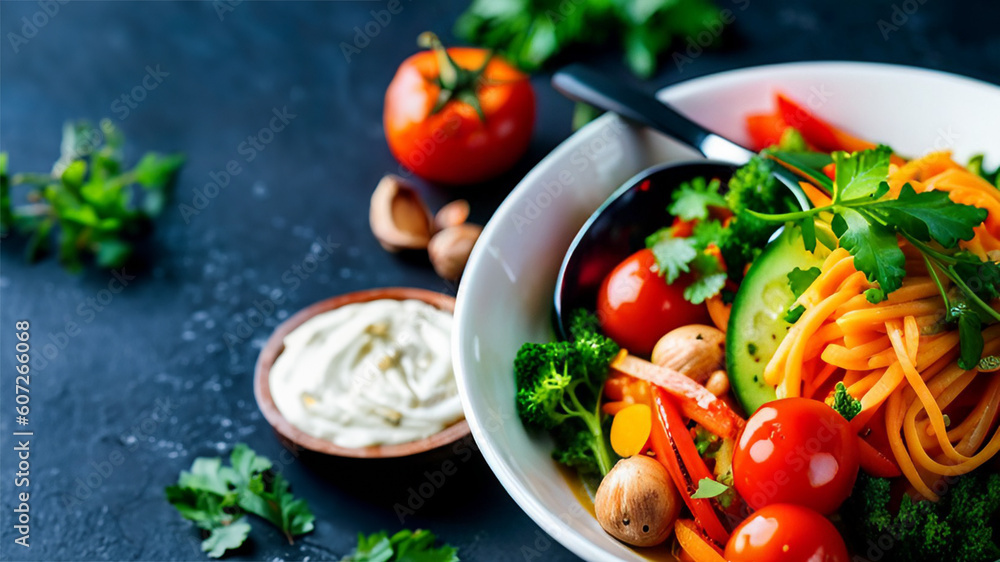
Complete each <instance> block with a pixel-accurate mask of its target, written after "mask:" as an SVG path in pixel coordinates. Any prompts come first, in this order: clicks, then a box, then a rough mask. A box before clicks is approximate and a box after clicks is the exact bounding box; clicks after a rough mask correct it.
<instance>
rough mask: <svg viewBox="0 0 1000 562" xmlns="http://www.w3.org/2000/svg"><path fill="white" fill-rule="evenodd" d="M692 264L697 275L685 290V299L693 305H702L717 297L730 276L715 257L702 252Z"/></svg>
mask: <svg viewBox="0 0 1000 562" xmlns="http://www.w3.org/2000/svg"><path fill="white" fill-rule="evenodd" d="M691 263H692V267H693V268H694V270H695V272H696V273H697V275H696V276H695V280H694V281H692V282H691V284H690V285H688V286H687V287H685V288H684V298H685V299H686V300H687V301H688V302H691V303H692V304H701V303H703V302H705V300H707V299H710V298H712V297H714V296H715V295H717V294H718V293H719V291H721V290H722V288H723V287H725V286H726V280H727V279H728V278H729V276H728V275H726V272H725V271H724V270H723V269H722V267H721V266H720V265H719V260H718V259H717V258H716V257H715V256H713V255H710V254H706V253H704V252H701V253H699V254H698V255H697V256H695V258H694V260H692V262H691Z"/></svg>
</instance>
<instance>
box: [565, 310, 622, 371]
mask: <svg viewBox="0 0 1000 562" xmlns="http://www.w3.org/2000/svg"><path fill="white" fill-rule="evenodd" d="M569 333H570V336H571V337H572V338H573V341H572V342H570V344H571V345H572V347H573V348H574V349H576V350H577V351H578V352H579V353H580V358H581V360H582V361H583V366H584V369H586V371H587V379H588V380H590V381H591V383H593V384H594V385H598V388H600V385H603V384H604V381H605V379H607V377H608V365H610V364H611V361H612V360H613V359H614V358H615V356H616V355H618V351H619V350H620V349H621V348H620V347H619V346H618V344H616V343H615V342H614V341H613V340H612V339H611V338H608V337H605V336H604V334H602V333H601V329H600V323H599V321H598V320H597V316H595V315H594V314H591V313H589V312H587V311H585V310H577V311H576V312H575V313H574V314H573V316H572V317H571V320H570V328H569Z"/></svg>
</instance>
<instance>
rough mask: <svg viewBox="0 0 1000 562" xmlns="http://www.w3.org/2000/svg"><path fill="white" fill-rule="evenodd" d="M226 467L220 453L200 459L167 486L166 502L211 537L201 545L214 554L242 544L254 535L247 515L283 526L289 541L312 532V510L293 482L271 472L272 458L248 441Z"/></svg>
mask: <svg viewBox="0 0 1000 562" xmlns="http://www.w3.org/2000/svg"><path fill="white" fill-rule="evenodd" d="M229 462H230V466H223V465H222V459H220V458H219V457H213V458H208V457H199V458H197V459H195V460H194V463H193V464H192V465H191V470H190V471H184V472H181V475H180V479H179V480H178V482H177V484H176V485H174V486H167V488H166V494H167V501H169V502H170V504H171V505H173V506H174V507H175V508H177V511H179V512H180V514H181V516H182V517H184V518H185V519H188V520H190V521H194V523H195V524H196V525H197V526H198V527H199V528H200V529H202V530H203V531H205V533H206V535H207V536H205V538H204V540H203V541H202V543H201V549H202V550H203V551H205V552H207V553H208V555H209V556H211V557H212V558H218V557H220V556H222V555H223V554H225V552H226V551H227V550H232V549H234V548H238V547H239V546H240V545H242V544H243V542H244V541H246V539H247V536H248V535H249V534H250V524H249V523H247V522H246V521H245V520H244V519H243V516H244V514H246V513H252V514H254V515H256V516H258V517H260V518H262V519H264V520H266V521H269V522H270V523H271V524H272V525H274V526H275V527H277V528H279V529H280V530H281V532H282V533H284V534H285V537H286V538H287V539H288V542H289V543H291V542H292V541H293V537H295V536H297V535H302V534H305V533H308V532H309V531H312V529H313V520H314V519H315V517H314V516H313V513H312V511H310V510H309V506H308V505H307V504H306V501H305V500H303V499H295V497H294V496H292V493H291V491H290V490H289V484H288V481H287V480H285V477H284V476H282V475H281V474H280V473H277V472H274V471H273V470H271V468H272V465H271V461H270V460H268V459H267V458H265V457H262V456H259V455H257V453H255V452H254V451H253V450H252V449H250V447H248V446H246V445H245V444H243V443H240V444H238V445H236V446H235V447H234V448H233V452H232V453H231V454H230V457H229Z"/></svg>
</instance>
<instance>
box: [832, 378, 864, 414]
mask: <svg viewBox="0 0 1000 562" xmlns="http://www.w3.org/2000/svg"><path fill="white" fill-rule="evenodd" d="M832 407H833V409H834V410H837V413H838V414H840V415H842V416H844V419H846V420H847V421H851V420H852V419H854V416H856V415H858V414H860V413H861V401H860V400H858V399H857V398H855V397H853V396H851V395H850V394H848V392H847V386H845V385H844V383H842V382H838V383H837V384H836V385H835V386H834V387H833V406H832Z"/></svg>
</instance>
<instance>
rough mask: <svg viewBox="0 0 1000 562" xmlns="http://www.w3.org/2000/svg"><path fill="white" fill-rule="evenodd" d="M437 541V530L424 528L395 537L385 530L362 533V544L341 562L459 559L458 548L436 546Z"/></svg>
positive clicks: (450, 561)
mask: <svg viewBox="0 0 1000 562" xmlns="http://www.w3.org/2000/svg"><path fill="white" fill-rule="evenodd" d="M436 540H437V537H435V536H434V534H433V533H431V532H430V531H425V530H422V529H417V530H416V531H411V530H408V529H403V530H402V531H399V532H397V533H396V534H394V535H392V536H391V537H390V536H389V534H388V533H387V532H385V531H380V532H378V533H374V534H372V535H370V536H365V535H363V534H359V535H358V546H357V547H356V548H355V549H354V550H353V551H352V552H351V553H350V554H348V555H347V556H345V557H344V558H342V559H341V562H459V558H458V550H457V549H456V548H455V547H452V546H450V545H443V546H440V547H436V548H435V547H434V546H433V545H434V542H435V541H436Z"/></svg>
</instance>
